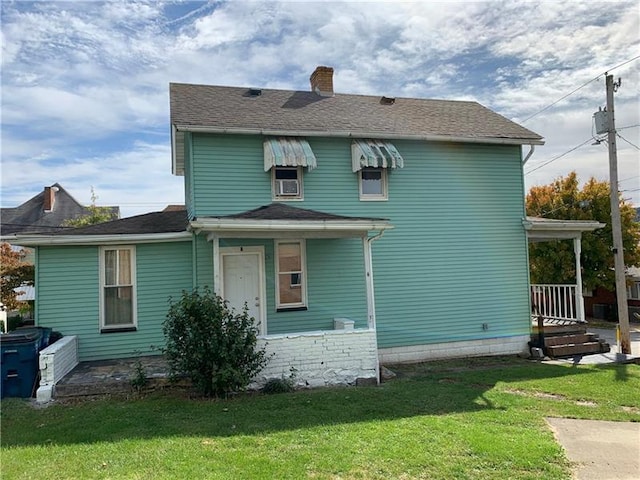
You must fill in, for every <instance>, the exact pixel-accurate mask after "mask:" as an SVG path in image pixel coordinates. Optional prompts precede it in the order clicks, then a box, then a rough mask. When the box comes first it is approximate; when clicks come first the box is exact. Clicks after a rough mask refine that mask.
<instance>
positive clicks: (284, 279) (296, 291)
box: [278, 273, 302, 305]
mask: <svg viewBox="0 0 640 480" xmlns="http://www.w3.org/2000/svg"><path fill="white" fill-rule="evenodd" d="M291 277H292V275H291V274H288V273H281V274H280V275H279V276H278V280H279V283H280V291H279V297H278V298H279V300H280V304H281V305H284V304H288V303H302V288H300V286H299V285H298V286H295V285H291Z"/></svg>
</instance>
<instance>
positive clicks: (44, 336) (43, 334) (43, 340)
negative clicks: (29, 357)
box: [11, 327, 53, 351]
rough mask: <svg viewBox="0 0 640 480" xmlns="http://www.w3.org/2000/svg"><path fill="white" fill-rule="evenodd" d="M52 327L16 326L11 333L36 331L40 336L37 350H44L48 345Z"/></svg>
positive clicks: (21, 333)
mask: <svg viewBox="0 0 640 480" xmlns="http://www.w3.org/2000/svg"><path fill="white" fill-rule="evenodd" d="M52 330H53V329H52V328H49V327H18V328H16V329H15V330H14V331H13V332H11V333H16V334H20V335H25V334H32V333H36V334H38V336H39V337H40V342H39V345H38V351H40V350H44V349H45V348H47V347H48V346H49V339H50V338H51V331H52Z"/></svg>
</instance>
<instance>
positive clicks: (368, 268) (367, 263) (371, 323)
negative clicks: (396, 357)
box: [362, 230, 384, 384]
mask: <svg viewBox="0 0 640 480" xmlns="http://www.w3.org/2000/svg"><path fill="white" fill-rule="evenodd" d="M383 234H384V230H380V232H379V233H378V234H377V235H374V236H373V237H369V236H368V235H365V236H363V237H362V243H363V247H364V268H365V283H366V287H367V316H368V321H367V324H368V327H369V329H371V330H373V331H374V335H375V336H376V382H377V383H378V384H379V383H380V357H379V356H378V353H377V350H378V339H377V335H378V334H377V332H376V300H375V296H374V293H373V256H372V254H371V244H372V243H373V242H374V241H376V240H377V239H379V238H380V237H382V235H383Z"/></svg>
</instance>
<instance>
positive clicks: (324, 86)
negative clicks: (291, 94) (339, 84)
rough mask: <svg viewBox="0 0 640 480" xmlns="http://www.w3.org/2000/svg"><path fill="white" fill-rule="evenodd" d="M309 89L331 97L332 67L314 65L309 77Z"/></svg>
mask: <svg viewBox="0 0 640 480" xmlns="http://www.w3.org/2000/svg"><path fill="white" fill-rule="evenodd" d="M309 80H310V81H311V91H312V92H316V93H317V94H318V95H320V96H322V97H333V95H334V94H333V68H332V67H316V69H315V70H314V71H313V73H312V74H311V77H309Z"/></svg>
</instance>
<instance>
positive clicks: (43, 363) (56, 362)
mask: <svg viewBox="0 0 640 480" xmlns="http://www.w3.org/2000/svg"><path fill="white" fill-rule="evenodd" d="M76 365H78V337H76V336H75V335H70V336H67V337H62V338H61V339H60V340H58V341H57V342H55V343H53V344H51V345H49V346H48V347H47V348H45V349H44V350H41V351H40V387H39V388H38V391H37V392H36V400H37V401H38V402H48V401H49V400H51V398H52V396H53V390H54V386H55V384H56V383H58V382H59V381H60V380H62V378H63V377H64V376H65V375H66V374H67V373H69V372H70V371H71V370H73V369H74V368H75V366H76Z"/></svg>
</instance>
